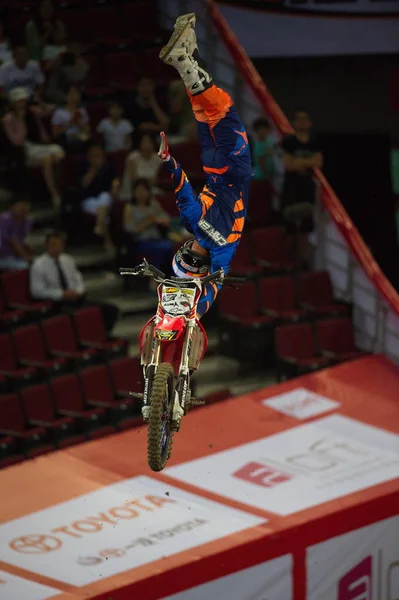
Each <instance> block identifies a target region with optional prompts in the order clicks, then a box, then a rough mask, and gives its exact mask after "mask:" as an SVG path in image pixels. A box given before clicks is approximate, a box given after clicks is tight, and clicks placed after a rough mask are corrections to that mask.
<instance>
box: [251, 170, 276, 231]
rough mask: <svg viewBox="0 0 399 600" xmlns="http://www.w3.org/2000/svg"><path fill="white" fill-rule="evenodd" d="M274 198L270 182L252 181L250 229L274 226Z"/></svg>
mask: <svg viewBox="0 0 399 600" xmlns="http://www.w3.org/2000/svg"><path fill="white" fill-rule="evenodd" d="M272 197H273V189H272V186H271V184H270V183H269V182H268V181H257V180H252V181H251V191H250V197H249V198H250V201H249V207H248V225H249V226H250V227H265V226H267V225H272V223H273V211H272Z"/></svg>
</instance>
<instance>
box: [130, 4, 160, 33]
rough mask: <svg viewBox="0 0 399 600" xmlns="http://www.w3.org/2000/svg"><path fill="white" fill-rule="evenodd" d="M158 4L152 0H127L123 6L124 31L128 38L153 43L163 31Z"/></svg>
mask: <svg viewBox="0 0 399 600" xmlns="http://www.w3.org/2000/svg"><path fill="white" fill-rule="evenodd" d="M156 12H157V6H156V3H155V2H153V1H152V0H141V1H140V0H139V1H137V2H125V3H124V4H123V6H122V31H123V35H124V36H125V37H127V38H133V39H135V40H142V41H143V42H146V43H153V42H154V40H155V39H157V38H158V37H159V36H160V35H162V31H161V29H160V27H159V25H158V22H157V19H154V15H156Z"/></svg>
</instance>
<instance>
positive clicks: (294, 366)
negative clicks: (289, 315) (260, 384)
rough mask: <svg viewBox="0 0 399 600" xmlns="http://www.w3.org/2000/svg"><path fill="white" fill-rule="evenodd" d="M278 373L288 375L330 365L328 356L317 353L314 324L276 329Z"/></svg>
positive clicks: (295, 374) (285, 326)
mask: <svg viewBox="0 0 399 600" xmlns="http://www.w3.org/2000/svg"><path fill="white" fill-rule="evenodd" d="M275 347H276V355H277V359H278V375H279V379H281V376H282V375H286V376H287V377H290V376H291V377H292V376H297V375H300V374H301V373H307V372H311V371H316V370H317V369H320V368H323V367H326V366H328V365H329V364H330V363H329V361H328V359H327V358H325V357H323V356H318V355H317V348H316V343H315V337H314V331H313V326H312V324H310V323H302V324H297V325H284V326H282V327H277V328H276V331H275Z"/></svg>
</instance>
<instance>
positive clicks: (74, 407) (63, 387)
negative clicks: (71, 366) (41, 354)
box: [50, 374, 115, 439]
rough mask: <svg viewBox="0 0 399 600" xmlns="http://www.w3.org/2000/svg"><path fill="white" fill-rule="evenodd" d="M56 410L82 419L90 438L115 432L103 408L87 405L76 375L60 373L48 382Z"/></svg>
mask: <svg viewBox="0 0 399 600" xmlns="http://www.w3.org/2000/svg"><path fill="white" fill-rule="evenodd" d="M50 386H51V389H52V391H53V397H54V402H55V406H56V408H57V412H58V413H59V414H60V415H65V416H67V417H73V418H76V419H80V420H81V421H82V424H83V427H84V429H85V432H86V433H87V435H88V437H90V438H92V439H93V438H98V437H102V436H103V435H108V434H110V433H114V432H115V428H114V427H112V426H111V425H109V424H108V422H107V411H106V410H105V409H104V408H92V407H89V406H88V405H87V403H86V401H85V398H84V395H83V391H82V388H81V385H80V382H79V379H78V378H77V376H76V375H72V374H71V375H61V376H60V377H55V378H54V379H52V380H51V382H50Z"/></svg>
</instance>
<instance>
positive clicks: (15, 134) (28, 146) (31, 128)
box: [2, 88, 65, 209]
mask: <svg viewBox="0 0 399 600" xmlns="http://www.w3.org/2000/svg"><path fill="white" fill-rule="evenodd" d="M9 101H10V109H9V111H8V112H7V113H6V114H5V115H4V117H3V119H2V125H3V130H4V133H5V136H6V139H7V141H8V142H9V144H10V151H11V152H12V151H13V150H15V151H16V152H19V151H20V150H22V149H23V151H24V153H25V159H26V164H27V165H28V166H35V165H40V166H42V168H43V176H44V180H45V182H46V186H47V189H48V191H49V194H50V196H51V199H52V202H53V205H54V207H55V208H57V209H58V208H59V207H60V204H61V197H60V193H59V191H58V189H57V186H56V183H55V173H54V168H55V165H56V164H57V163H58V162H59V161H60V160H61V159H62V158H64V156H65V152H64V150H63V149H62V148H61V146H58V145H57V144H51V143H49V142H50V138H49V136H48V135H47V132H46V129H45V127H44V126H43V123H42V122H41V118H42V116H43V114H42V110H41V108H40V107H39V106H33V105H28V93H27V91H26V89H25V88H14V89H13V90H11V92H10V93H9Z"/></svg>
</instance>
